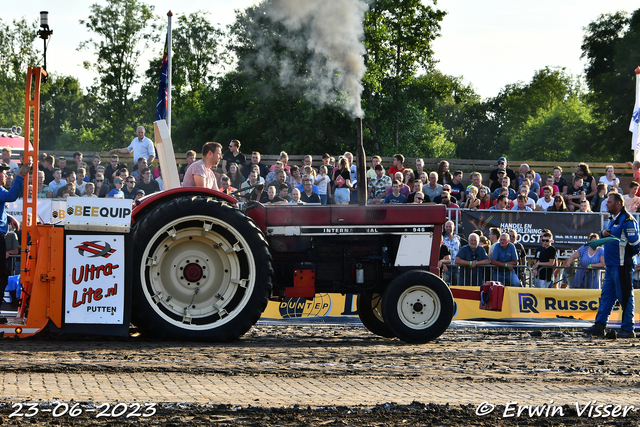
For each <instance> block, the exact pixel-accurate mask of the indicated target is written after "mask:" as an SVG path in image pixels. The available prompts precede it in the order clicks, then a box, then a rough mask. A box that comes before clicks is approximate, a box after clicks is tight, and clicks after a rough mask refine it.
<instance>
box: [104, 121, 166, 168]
mask: <svg viewBox="0 0 640 427" xmlns="http://www.w3.org/2000/svg"><path fill="white" fill-rule="evenodd" d="M144 133H145V130H144V127H143V126H138V129H136V134H137V135H138V136H137V137H136V138H133V141H131V144H129V146H128V147H125V148H116V149H114V150H110V151H109V154H115V153H120V154H127V153H131V152H132V151H133V158H134V159H135V161H136V162H137V161H138V159H139V158H140V157H144V158H145V159H147V164H149V165H150V164H151V163H153V159H155V158H156V149H155V147H154V146H153V141H151V140H150V139H149V138H147V137H146V136H144Z"/></svg>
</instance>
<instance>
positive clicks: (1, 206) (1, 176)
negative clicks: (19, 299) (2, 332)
mask: <svg viewBox="0 0 640 427" xmlns="http://www.w3.org/2000/svg"><path fill="white" fill-rule="evenodd" d="M31 165H32V163H31V159H29V163H28V164H24V165H23V166H22V167H21V168H20V169H19V170H18V173H17V175H16V177H15V178H14V180H13V184H12V185H11V188H10V189H9V190H5V189H4V188H3V187H2V186H3V185H4V184H5V182H6V181H7V174H6V171H8V170H10V169H11V167H10V166H9V165H8V164H6V163H4V162H2V163H0V234H1V235H2V236H0V253H5V252H6V247H5V246H6V245H5V240H4V236H5V234H7V231H8V229H9V219H10V220H11V223H12V225H13V228H14V229H15V230H16V231H17V230H18V229H19V228H20V224H18V222H17V221H16V220H15V219H14V218H13V217H9V216H8V215H7V213H6V212H5V205H6V203H8V202H15V201H16V199H17V198H18V197H19V196H20V195H21V194H22V184H23V182H24V179H23V177H24V176H26V175H27V174H28V173H29V170H30V168H31ZM8 281H9V276H8V274H7V266H6V263H5V262H0V305H1V304H2V299H3V298H4V290H5V288H6V287H7V284H8ZM5 323H7V319H6V318H5V317H0V324H5Z"/></svg>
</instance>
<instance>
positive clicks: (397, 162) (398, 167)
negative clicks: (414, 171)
mask: <svg viewBox="0 0 640 427" xmlns="http://www.w3.org/2000/svg"><path fill="white" fill-rule="evenodd" d="M403 163H404V156H403V155H402V154H396V155H395V156H393V166H391V167H390V168H389V171H388V172H387V173H388V174H389V175H390V176H391V179H393V177H395V176H396V172H400V173H402V174H403V175H404V165H403Z"/></svg>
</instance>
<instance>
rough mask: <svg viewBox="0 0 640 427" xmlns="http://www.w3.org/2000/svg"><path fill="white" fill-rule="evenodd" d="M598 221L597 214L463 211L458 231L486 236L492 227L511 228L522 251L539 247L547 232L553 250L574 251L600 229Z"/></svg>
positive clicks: (504, 230) (599, 217)
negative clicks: (549, 234)
mask: <svg viewBox="0 0 640 427" xmlns="http://www.w3.org/2000/svg"><path fill="white" fill-rule="evenodd" d="M601 218H602V217H601V215H600V214H598V213H573V214H568V213H565V212H515V211H495V210H480V211H472V210H465V211H463V212H462V228H461V230H460V231H461V233H463V234H464V235H465V237H466V236H468V235H469V233H471V232H472V231H473V230H482V232H483V233H484V235H485V236H488V235H489V229H490V228H492V227H496V228H499V229H500V230H501V231H502V232H508V231H509V230H510V229H514V230H516V231H517V232H518V235H519V238H518V242H520V243H522V244H523V245H524V246H525V248H536V247H538V246H540V233H541V232H542V230H543V229H548V230H550V231H551V233H553V246H555V247H556V248H557V249H577V248H579V247H580V246H583V245H584V244H586V243H587V242H588V239H589V234H590V233H599V232H600V231H601V230H602V219H601Z"/></svg>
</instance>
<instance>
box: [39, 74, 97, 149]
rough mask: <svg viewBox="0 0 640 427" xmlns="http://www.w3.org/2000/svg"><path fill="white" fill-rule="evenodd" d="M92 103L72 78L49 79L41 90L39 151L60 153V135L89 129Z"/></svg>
mask: <svg viewBox="0 0 640 427" xmlns="http://www.w3.org/2000/svg"><path fill="white" fill-rule="evenodd" d="M92 101H93V99H92V97H91V96H89V95H88V96H85V95H84V94H83V93H82V88H81V87H80V83H79V82H78V80H77V79H76V78H75V77H71V76H57V75H50V76H49V80H48V82H47V84H45V85H42V87H41V90H40V147H41V148H42V149H45V150H52V149H58V150H60V148H58V147H59V143H60V142H59V141H60V138H61V136H62V135H64V134H66V133H68V132H71V131H73V132H74V133H77V132H79V131H80V130H81V129H83V128H86V127H87V126H89V125H90V123H91V113H92V112H93V111H95V103H94V102H92ZM76 136H77V135H76ZM67 139H68V138H67Z"/></svg>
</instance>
